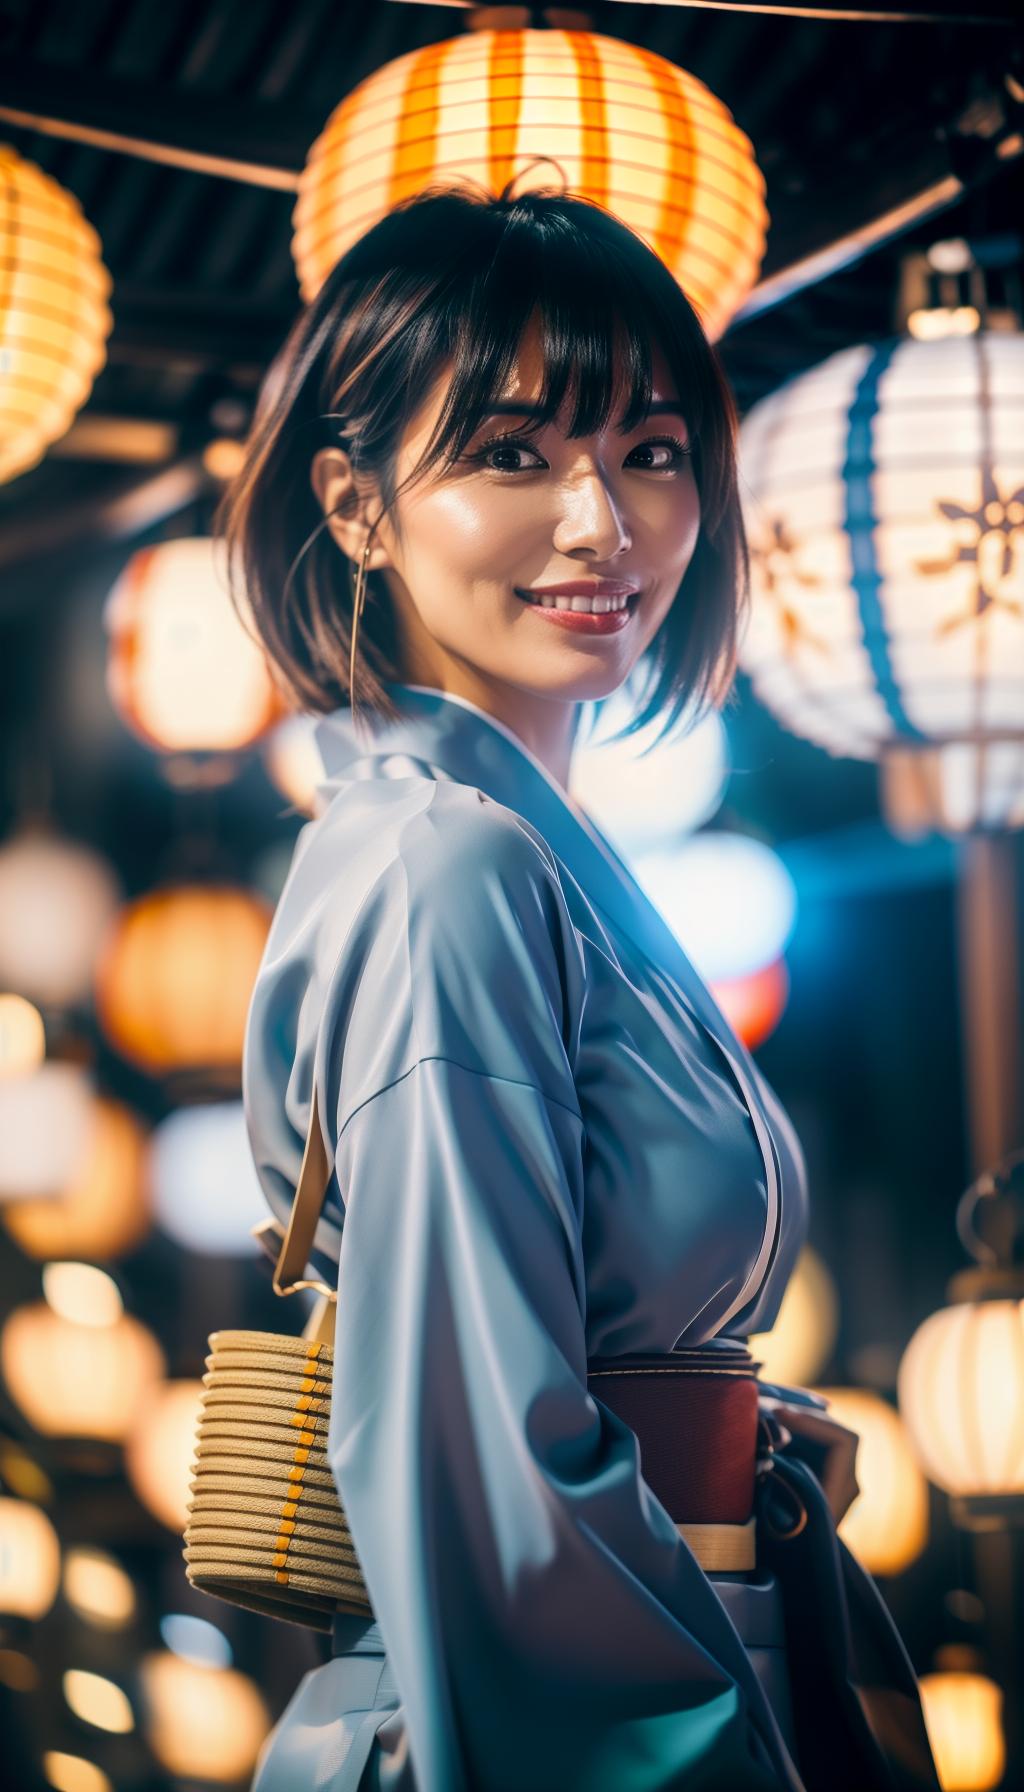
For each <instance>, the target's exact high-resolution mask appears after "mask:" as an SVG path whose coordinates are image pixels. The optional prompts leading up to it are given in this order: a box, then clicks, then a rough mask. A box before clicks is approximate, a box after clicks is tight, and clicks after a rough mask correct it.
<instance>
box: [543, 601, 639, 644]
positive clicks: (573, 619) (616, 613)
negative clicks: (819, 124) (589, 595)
mask: <svg viewBox="0 0 1024 1792" xmlns="http://www.w3.org/2000/svg"><path fill="white" fill-rule="evenodd" d="M520 602H521V603H523V604H524V605H525V606H526V608H527V609H528V610H532V611H533V612H534V615H536V616H541V617H543V619H544V621H545V622H554V623H555V624H556V625H557V626H558V627H559V628H570V629H574V630H575V631H576V633H577V634H579V635H618V634H621V633H622V630H623V629H624V628H625V627H626V625H627V623H628V622H629V619H630V617H631V615H632V614H633V609H634V608H635V605H636V598H635V597H630V598H627V600H626V603H625V606H624V608H623V609H621V610H605V611H604V613H603V615H595V614H594V613H593V612H592V611H590V610H556V609H555V608H554V606H553V605H551V604H537V603H531V602H530V600H529V598H525V597H524V598H521V599H520Z"/></svg>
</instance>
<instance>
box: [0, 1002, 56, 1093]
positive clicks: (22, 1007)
mask: <svg viewBox="0 0 1024 1792" xmlns="http://www.w3.org/2000/svg"><path fill="white" fill-rule="evenodd" d="M45 1056H46V1028H45V1027H44V1026H43V1017H42V1015H41V1014H40V1012H39V1010H38V1008H33V1006H32V1003H31V1002H27V1001H26V1000H25V997H24V996H0V1076H24V1074H25V1072H26V1071H29V1070H36V1069H38V1067H39V1065H40V1064H41V1063H42V1061H43V1059H44V1058H45Z"/></svg>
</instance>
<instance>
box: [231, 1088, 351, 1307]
mask: <svg viewBox="0 0 1024 1792" xmlns="http://www.w3.org/2000/svg"><path fill="white" fill-rule="evenodd" d="M330 1179H331V1169H330V1165H329V1163H328V1161H327V1147H326V1146H325V1144H324V1138H323V1133H322V1132H321V1130H320V1110H319V1103H318V1099H317V1087H316V1080H315V1078H314V1081H313V1097H312V1101H311V1102H310V1110H309V1130H308V1132H307V1134H306V1147H305V1150H304V1151H303V1154H302V1167H301V1169H300V1170H299V1180H298V1182H297V1183H296V1185H295V1198H294V1200H293V1201H292V1208H291V1213H290V1214H289V1216H288V1225H287V1227H286V1228H285V1227H282V1225H281V1222H280V1220H277V1219H267V1220H261V1221H260V1223H259V1225H256V1226H253V1228H252V1235H253V1237H254V1238H255V1239H257V1241H258V1242H259V1243H260V1244H261V1245H262V1246H263V1249H264V1250H266V1251H268V1252H269V1254H270V1256H272V1257H273V1256H274V1255H275V1243H276V1241H277V1240H278V1239H281V1240H282V1243H281V1246H280V1250H279V1251H277V1253H276V1262H275V1265H274V1293H275V1294H296V1293H297V1292H298V1290H299V1289H300V1288H314V1289H315V1290H316V1292H317V1293H318V1294H322V1295H326V1297H327V1299H328V1300H329V1301H336V1300H337V1298H338V1296H337V1290H336V1289H334V1288H328V1286H327V1284H326V1283H325V1282H320V1281H317V1280H316V1279H313V1280H308V1279H306V1278H305V1277H304V1276H303V1273H302V1272H303V1270H304V1269H305V1267H306V1264H307V1263H308V1262H309V1257H310V1253H311V1251H312V1249H313V1240H314V1238H315V1237H316V1229H317V1225H318V1224H319V1221H320V1215H321V1213H322V1212H323V1205H324V1197H325V1196H326V1194H327V1185H328V1183H329V1182H330Z"/></svg>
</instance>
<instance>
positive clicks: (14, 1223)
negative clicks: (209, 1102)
mask: <svg viewBox="0 0 1024 1792" xmlns="http://www.w3.org/2000/svg"><path fill="white" fill-rule="evenodd" d="M145 1163H146V1138H145V1134H144V1133H143V1130H142V1128H141V1126H140V1125H139V1123H138V1121H137V1120H136V1118H135V1116H134V1114H132V1112H131V1110H130V1109H129V1108H126V1107H123V1106H122V1105H121V1103H120V1102H116V1101H106V1100H96V1101H94V1102H93V1103H92V1114H91V1119H90V1122H89V1131H88V1138H87V1140H86V1143H85V1145H84V1148H83V1151H82V1155H81V1157H80V1158H79V1159H78V1160H77V1161H76V1163H75V1164H74V1165H73V1167H72V1173H71V1177H70V1179H69V1181H68V1182H67V1183H66V1184H65V1186H64V1187H63V1188H61V1189H60V1190H59V1191H58V1192H57V1193H56V1194H53V1195H48V1196H40V1197H37V1198H35V1199H33V1200H31V1201H8V1202H7V1203H6V1204H5V1205H4V1206H3V1207H2V1208H0V1214H2V1217H3V1221H4V1224H5V1225H6V1227H7V1229H8V1231H9V1232H10V1233H11V1236H12V1237H13V1238H15V1239H16V1240H17V1242H18V1244H19V1245H20V1246H21V1248H22V1250H23V1251H26V1252H27V1253H28V1255H29V1256H30V1257H37V1258H45V1257H94V1258H103V1257H117V1256H120V1255H121V1254H122V1253H123V1252H125V1251H130V1250H132V1249H133V1248H134V1246H135V1245H137V1244H139V1243H140V1242H141V1241H142V1239H143V1238H144V1237H145V1236H146V1233H147V1232H148V1231H149V1227H150V1209H149V1184H148V1181H147V1178H146V1174H145Z"/></svg>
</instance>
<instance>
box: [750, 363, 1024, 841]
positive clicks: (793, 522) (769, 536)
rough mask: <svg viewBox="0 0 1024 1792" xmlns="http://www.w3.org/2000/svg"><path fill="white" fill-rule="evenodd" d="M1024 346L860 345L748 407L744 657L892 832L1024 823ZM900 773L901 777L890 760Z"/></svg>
mask: <svg viewBox="0 0 1024 1792" xmlns="http://www.w3.org/2000/svg"><path fill="white" fill-rule="evenodd" d="M1022 392H1024V335H1021V334H1020V333H1019V332H1018V333H1013V334H1010V333H1007V334H1003V333H997V332H987V331H980V332H978V333H977V334H976V335H974V336H972V337H970V338H956V337H950V338H948V339H946V340H943V341H938V342H918V341H914V340H911V339H909V338H908V339H907V340H896V341H890V342H887V343H885V344H883V345H882V346H879V347H867V346H865V347H858V348H851V349H844V350H842V351H841V352H840V353H839V354H836V355H833V356H831V357H830V359H828V360H827V361H825V362H823V363H822V365H821V366H819V367H815V368H812V370H811V371H810V372H809V373H805V374H802V375H800V376H799V377H798V378H796V379H793V380H789V381H788V382H787V383H786V384H785V385H783V386H782V387H780V388H779V390H778V391H776V392H773V393H772V394H771V395H770V396H769V397H768V398H764V399H762V400H761V401H760V403H759V404H756V405H754V407H753V408H752V409H751V410H750V411H749V412H748V414H747V416H746V418H745V419H744V422H743V425H742V429H741V432H740V460H741V472H742V478H741V482H740V483H741V490H742V491H743V492H744V496H745V512H746V522H747V532H748V536H749V540H750V546H751V554H752V584H753V600H754V601H753V604H752V608H751V613H750V620H749V626H748V628H747V631H746V634H745V638H744V640H743V642H742V643H741V648H740V663H741V665H742V666H743V667H744V669H745V670H746V671H747V672H748V673H749V674H750V676H751V678H752V679H753V683H754V688H755V690H756V692H757V694H758V696H759V697H760V698H761V699H762V700H763V702H764V703H765V704H766V705H767V707H768V708H769V709H771V710H772V711H773V713H774V714H775V715H776V717H777V718H778V720H779V721H780V722H781V723H782V724H783V726H784V727H786V728H788V729H790V730H791V731H792V732H793V733H794V734H799V735H803V736H804V737H805V738H806V739H808V740H812V741H815V742H816V743H817V744H818V745H819V746H821V747H824V748H826V749H827V750H828V751H829V752H830V753H833V754H845V755H848V756H850V757H852V758H855V759H873V760H881V761H882V762H883V765H884V766H885V767H886V768H887V769H886V782H885V787H884V788H885V795H886V806H887V810H888V813H889V817H890V819H891V821H892V823H893V826H894V827H895V828H896V829H897V831H900V830H901V829H906V830H910V831H913V829H915V828H917V829H919V828H920V827H922V826H923V825H926V824H930V825H932V826H934V827H936V828H938V829H940V830H942V831H945V832H947V833H959V832H965V831H968V830H971V829H976V828H1002V827H1016V826H1020V825H1021V824H1022V823H1024V756H1022V754H1021V751H1020V733H1021V714H1022V711H1024V614H1022V597H1021V580H1022V575H1024V567H1022V564H1021V556H1022V551H1024V435H1022V432H1021V430H1020V427H1019V422H1018V416H1019V408H1020V399H1021V394H1022ZM890 765H891V767H892V770H891V772H890V771H889V770H888V768H889V767H890Z"/></svg>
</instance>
